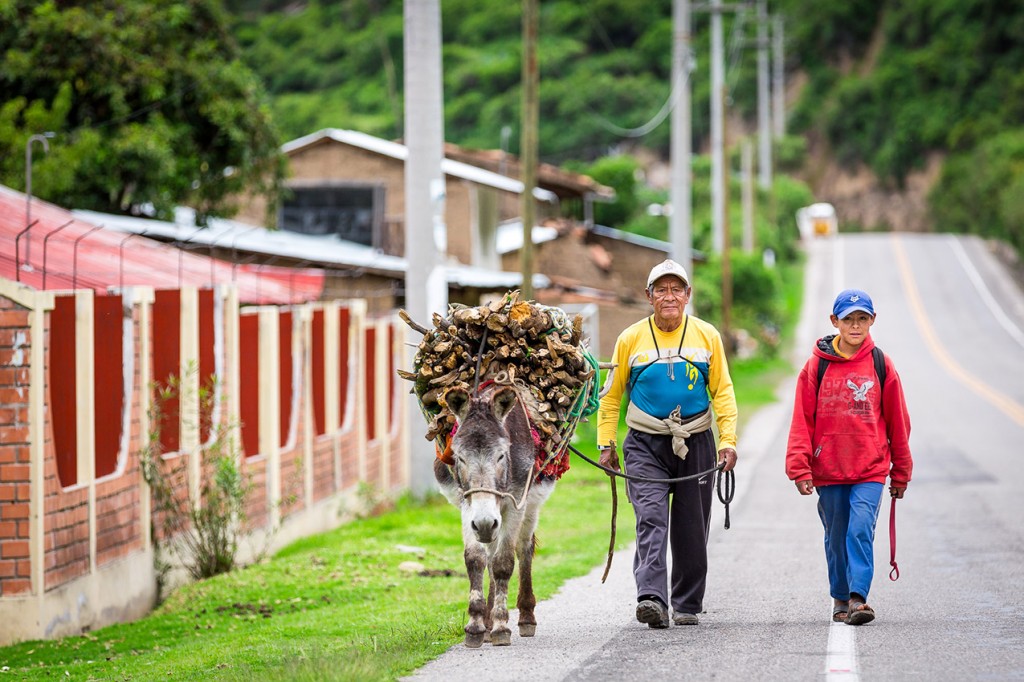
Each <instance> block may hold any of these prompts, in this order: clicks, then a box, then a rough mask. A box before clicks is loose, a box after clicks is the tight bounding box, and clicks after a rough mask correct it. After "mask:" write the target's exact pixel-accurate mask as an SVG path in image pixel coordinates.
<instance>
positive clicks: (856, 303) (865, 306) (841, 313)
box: [832, 289, 875, 320]
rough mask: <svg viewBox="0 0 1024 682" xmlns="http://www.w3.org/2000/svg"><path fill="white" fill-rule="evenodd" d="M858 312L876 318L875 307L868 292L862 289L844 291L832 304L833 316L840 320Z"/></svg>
mask: <svg viewBox="0 0 1024 682" xmlns="http://www.w3.org/2000/svg"><path fill="white" fill-rule="evenodd" d="M857 310H863V311H864V312H866V313H867V314H868V315H870V316H871V317H874V316H875V305H874V303H872V302H871V297H870V296H868V293H867V292H866V291H861V290H860V289H843V290H842V291H840V292H839V295H838V296H836V301H835V303H833V304H832V314H833V315H835V316H836V317H838V318H839V319H840V320H841V319H843V318H844V317H846V316H847V315H849V314H850V313H852V312H855V311H857Z"/></svg>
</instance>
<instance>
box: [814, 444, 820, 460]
mask: <svg viewBox="0 0 1024 682" xmlns="http://www.w3.org/2000/svg"><path fill="white" fill-rule="evenodd" d="M820 454H821V446H820V445H819V446H818V448H817V449H816V450H815V451H814V456H815V457H817V456H818V455H820Z"/></svg>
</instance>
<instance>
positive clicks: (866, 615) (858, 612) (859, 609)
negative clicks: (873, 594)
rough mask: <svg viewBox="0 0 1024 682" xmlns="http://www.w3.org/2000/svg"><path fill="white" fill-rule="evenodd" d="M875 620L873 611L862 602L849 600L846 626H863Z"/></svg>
mask: <svg viewBox="0 0 1024 682" xmlns="http://www.w3.org/2000/svg"><path fill="white" fill-rule="evenodd" d="M874 619H875V610H874V609H873V608H871V607H870V606H868V605H867V604H865V603H864V602H862V601H858V600H856V599H851V600H850V610H849V612H848V613H847V615H846V624H847V625H864V624H865V623H870V622H871V621H873V620H874Z"/></svg>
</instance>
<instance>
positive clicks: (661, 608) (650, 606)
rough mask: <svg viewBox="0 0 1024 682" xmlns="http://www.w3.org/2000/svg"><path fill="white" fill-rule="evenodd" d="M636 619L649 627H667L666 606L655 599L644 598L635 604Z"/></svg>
mask: <svg viewBox="0 0 1024 682" xmlns="http://www.w3.org/2000/svg"><path fill="white" fill-rule="evenodd" d="M636 619H637V620H638V621H640V622H641V623H647V627H649V628H658V629H663V628H667V627H668V607H666V606H665V605H664V604H662V603H661V602H659V601H658V600H656V599H645V600H643V601H642V602H640V603H639V604H637V605H636Z"/></svg>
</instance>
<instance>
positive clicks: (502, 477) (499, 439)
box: [445, 386, 518, 543]
mask: <svg viewBox="0 0 1024 682" xmlns="http://www.w3.org/2000/svg"><path fill="white" fill-rule="evenodd" d="M517 401H518V396H517V395H516V392H515V390H514V389H512V388H510V387H508V386H503V387H499V388H497V389H495V390H485V391H484V392H483V393H482V394H477V395H470V393H469V392H468V391H466V390H465V389H463V388H452V389H450V390H449V391H448V392H447V393H446V394H445V402H446V403H447V405H448V408H449V409H450V410H451V411H452V413H453V414H454V415H455V417H456V419H457V420H458V424H459V428H458V431H456V433H455V436H454V438H453V439H452V456H453V458H454V460H455V464H454V474H455V480H456V481H457V483H458V485H459V488H461V489H462V491H463V492H464V493H465V492H466V491H469V493H468V494H467V495H466V498H465V500H464V501H463V503H462V520H463V530H464V532H468V531H470V530H471V531H472V532H473V533H474V534H475V535H476V539H477V541H479V542H482V543H489V542H491V541H492V540H494V538H495V537H497V534H498V531H499V530H500V528H501V508H500V506H501V499H500V495H499V494H498V493H510V492H513V491H510V490H509V486H510V483H511V481H512V476H511V475H510V472H511V471H512V469H513V465H512V462H511V457H512V451H511V448H510V444H511V437H510V434H509V431H508V429H507V428H506V420H507V418H508V415H509V413H510V412H511V411H512V408H513V407H515V405H516V403H517ZM467 525H468V528H467Z"/></svg>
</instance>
